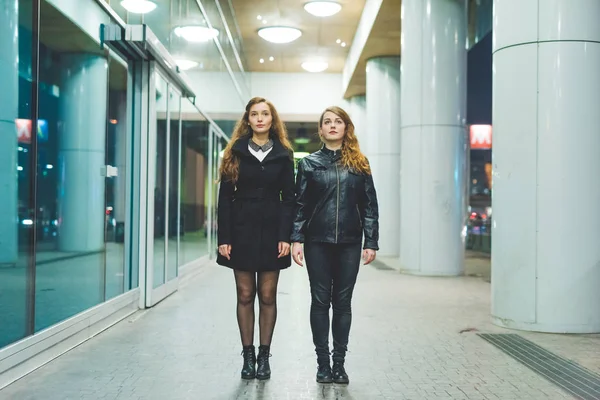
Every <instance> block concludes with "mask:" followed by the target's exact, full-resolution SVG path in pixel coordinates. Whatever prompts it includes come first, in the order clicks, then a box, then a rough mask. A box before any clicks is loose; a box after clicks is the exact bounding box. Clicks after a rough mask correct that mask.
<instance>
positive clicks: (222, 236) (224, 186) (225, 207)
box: [217, 178, 235, 246]
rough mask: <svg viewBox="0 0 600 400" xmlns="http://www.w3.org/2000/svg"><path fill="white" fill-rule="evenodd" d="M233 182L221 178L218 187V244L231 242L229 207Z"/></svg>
mask: <svg viewBox="0 0 600 400" xmlns="http://www.w3.org/2000/svg"><path fill="white" fill-rule="evenodd" d="M234 190H235V187H234V184H233V182H231V181H228V180H226V179H225V178H221V184H220V187H219V202H218V205H217V207H218V208H217V210H218V211H217V227H218V240H219V246H220V245H222V244H231V227H232V224H233V220H232V216H231V209H232V206H233V204H232V203H233V192H234Z"/></svg>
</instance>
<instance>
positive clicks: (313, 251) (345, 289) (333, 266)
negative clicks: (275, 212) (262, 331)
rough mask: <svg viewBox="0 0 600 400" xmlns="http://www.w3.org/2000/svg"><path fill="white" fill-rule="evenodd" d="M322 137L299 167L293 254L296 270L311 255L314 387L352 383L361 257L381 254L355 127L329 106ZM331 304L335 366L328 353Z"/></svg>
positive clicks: (371, 193)
mask: <svg viewBox="0 0 600 400" xmlns="http://www.w3.org/2000/svg"><path fill="white" fill-rule="evenodd" d="M319 136H320V137H321V141H322V142H323V147H322V148H321V150H319V151H317V152H315V153H312V154H311V155H309V156H308V157H305V158H303V159H302V160H300V163H299V164H298V176H297V178H296V198H297V199H296V202H297V213H296V217H295V221H294V230H293V233H292V242H294V244H293V249H292V256H293V257H294V261H296V263H298V264H299V265H302V262H303V258H304V256H305V257H306V268H307V270H308V276H309V280H310V292H311V297H312V304H311V307H310V325H311V329H312V335H313V342H314V345H315V352H316V353H317V364H318V369H317V382H320V383H331V382H335V383H348V382H349V378H348V374H347V373H346V370H345V367H344V361H345V357H346V351H347V346H348V336H349V334H350V323H351V321H352V311H351V310H352V308H351V301H352V292H353V290H354V285H355V283H356V278H357V276H358V270H359V266H360V260H361V255H362V259H363V260H364V263H365V264H369V263H370V262H372V261H373V260H374V259H375V255H376V251H377V250H378V249H379V247H378V243H377V242H378V239H379V223H378V220H379V212H378V206H377V194H376V192H375V186H374V185H373V177H372V176H371V168H370V167H369V162H368V160H367V158H366V157H365V156H364V155H363V154H362V153H361V151H360V148H359V146H358V140H357V139H356V135H355V134H354V124H353V123H352V121H351V120H350V117H349V116H348V114H347V113H346V112H345V111H344V110H343V109H341V108H339V107H330V108H328V109H326V110H325V111H324V112H323V114H322V115H321V119H320V121H319ZM363 236H364V241H363ZM301 243H304V256H303V255H302V253H303V250H302V245H301ZM361 244H362V249H361ZM331 306H333V321H332V324H331V333H332V336H333V357H332V358H333V368H332V367H331V360H330V353H329V308H330V307H331Z"/></svg>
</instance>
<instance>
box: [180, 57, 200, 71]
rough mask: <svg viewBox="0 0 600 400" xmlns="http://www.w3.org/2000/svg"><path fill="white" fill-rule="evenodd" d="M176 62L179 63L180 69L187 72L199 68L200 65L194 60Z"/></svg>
mask: <svg viewBox="0 0 600 400" xmlns="http://www.w3.org/2000/svg"><path fill="white" fill-rule="evenodd" d="M175 62H176V63H177V66H178V67H179V69H180V70H182V71H187V70H188V69H192V68H196V67H197V66H198V63H197V62H196V61H192V60H184V59H179V60H175Z"/></svg>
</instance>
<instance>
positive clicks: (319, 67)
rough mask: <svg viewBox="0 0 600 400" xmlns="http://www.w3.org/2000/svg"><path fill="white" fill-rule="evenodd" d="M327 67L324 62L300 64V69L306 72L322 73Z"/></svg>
mask: <svg viewBox="0 0 600 400" xmlns="http://www.w3.org/2000/svg"><path fill="white" fill-rule="evenodd" d="M328 67H329V64H327V63H326V62H324V61H307V62H303V63H302V68H304V69H305V70H307V71H308V72H323V71H325V70H326V69H327V68H328Z"/></svg>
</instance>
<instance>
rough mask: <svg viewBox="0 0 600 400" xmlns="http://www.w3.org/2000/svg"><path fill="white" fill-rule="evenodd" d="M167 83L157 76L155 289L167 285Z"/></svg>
mask: <svg viewBox="0 0 600 400" xmlns="http://www.w3.org/2000/svg"><path fill="white" fill-rule="evenodd" d="M167 96H168V94H167V82H166V81H165V80H164V79H163V78H162V76H160V75H159V74H156V111H157V113H156V114H157V120H156V155H155V158H156V167H155V171H154V174H155V175H154V261H153V265H154V267H153V271H154V280H153V287H155V288H156V287H158V286H160V285H162V284H163V283H165V249H166V245H167V242H166V230H167V222H166V210H167V198H168V196H169V192H168V191H167V189H168V188H167V154H168V153H167V143H168V142H167V121H166V120H165V111H166V110H167Z"/></svg>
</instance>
